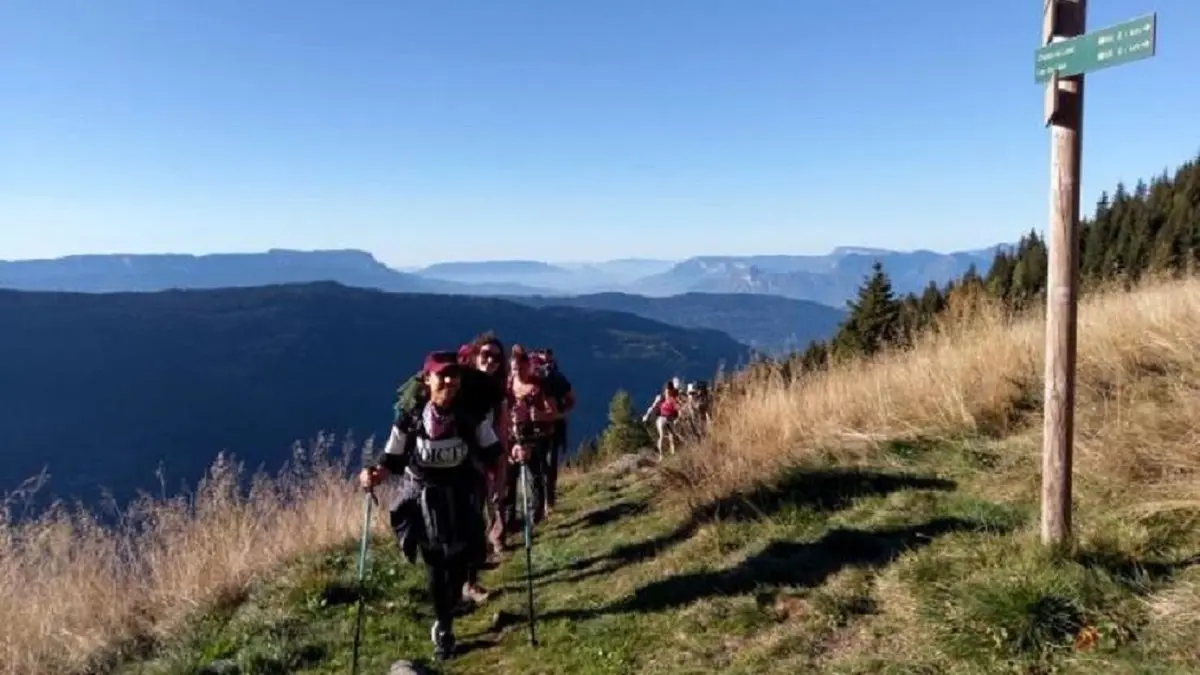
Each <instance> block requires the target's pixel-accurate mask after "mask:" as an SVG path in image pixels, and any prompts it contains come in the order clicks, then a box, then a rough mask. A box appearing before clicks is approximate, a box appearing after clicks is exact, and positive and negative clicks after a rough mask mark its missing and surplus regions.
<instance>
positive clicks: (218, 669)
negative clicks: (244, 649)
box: [200, 659, 242, 675]
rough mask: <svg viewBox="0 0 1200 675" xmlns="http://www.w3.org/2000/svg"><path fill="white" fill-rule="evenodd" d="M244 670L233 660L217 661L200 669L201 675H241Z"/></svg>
mask: <svg viewBox="0 0 1200 675" xmlns="http://www.w3.org/2000/svg"><path fill="white" fill-rule="evenodd" d="M241 672H242V669H241V668H239V667H238V664H237V661H234V660H232V659H217V660H216V661H213V662H212V663H210V664H208V665H207V666H204V667H203V668H201V669H200V675H239V674H240V673H241Z"/></svg>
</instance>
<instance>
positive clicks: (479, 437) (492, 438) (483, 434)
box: [475, 412, 500, 448]
mask: <svg viewBox="0 0 1200 675" xmlns="http://www.w3.org/2000/svg"><path fill="white" fill-rule="evenodd" d="M475 442H476V443H478V444H479V447H481V448H486V447H490V446H493V445H495V444H497V443H499V442H500V438H499V437H498V436H496V429H495V427H494V426H492V413H490V412H489V413H488V414H487V417H484V418H483V421H482V422H480V423H479V426H478V427H477V428H476V429H475Z"/></svg>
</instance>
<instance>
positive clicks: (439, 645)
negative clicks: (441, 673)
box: [429, 621, 454, 661]
mask: <svg viewBox="0 0 1200 675" xmlns="http://www.w3.org/2000/svg"><path fill="white" fill-rule="evenodd" d="M429 639H431V640H433V658H434V660H436V661H445V660H447V659H449V658H451V657H453V656H454V632H453V631H451V630H442V623H441V622H440V621H434V622H433V627H432V628H430V629H429Z"/></svg>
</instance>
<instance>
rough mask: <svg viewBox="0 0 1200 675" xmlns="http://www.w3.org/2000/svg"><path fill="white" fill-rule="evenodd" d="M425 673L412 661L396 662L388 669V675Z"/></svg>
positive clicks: (417, 674)
mask: <svg viewBox="0 0 1200 675" xmlns="http://www.w3.org/2000/svg"><path fill="white" fill-rule="evenodd" d="M425 672H426V671H424V670H422V669H421V668H420V667H419V666H417V665H416V664H415V663H413V662H412V661H397V662H395V663H393V664H392V667H391V668H389V669H388V675H424V674H425Z"/></svg>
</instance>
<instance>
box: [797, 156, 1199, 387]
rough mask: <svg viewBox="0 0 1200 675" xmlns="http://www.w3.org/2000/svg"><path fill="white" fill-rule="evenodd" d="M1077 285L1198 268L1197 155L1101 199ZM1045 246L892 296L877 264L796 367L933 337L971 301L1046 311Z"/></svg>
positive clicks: (1084, 231) (1025, 246) (1083, 241)
mask: <svg viewBox="0 0 1200 675" xmlns="http://www.w3.org/2000/svg"><path fill="white" fill-rule="evenodd" d="M1080 248H1081V256H1080V277H1081V283H1082V285H1083V290H1084V292H1085V293H1086V292H1088V291H1089V290H1094V289H1096V288H1098V287H1100V286H1102V285H1106V284H1112V283H1119V284H1124V285H1127V286H1132V285H1133V284H1135V283H1136V282H1137V281H1139V280H1140V279H1142V278H1144V277H1145V276H1147V275H1150V274H1155V275H1180V274H1182V273H1184V272H1186V271H1187V270H1190V269H1193V268H1194V267H1195V266H1196V265H1197V263H1200V157H1197V158H1196V159H1193V160H1191V161H1189V162H1185V163H1184V164H1182V165H1181V166H1179V167H1178V168H1177V169H1176V170H1175V171H1174V172H1173V173H1168V172H1165V171H1164V172H1163V173H1162V174H1160V175H1159V176H1157V177H1155V178H1154V179H1153V180H1151V181H1150V182H1149V183H1147V182H1145V181H1143V180H1139V181H1138V182H1137V184H1136V185H1135V186H1134V188H1133V189H1132V190H1130V189H1129V188H1128V187H1127V186H1126V185H1124V184H1118V185H1117V186H1116V188H1115V189H1113V190H1112V191H1111V192H1108V191H1106V192H1104V193H1103V194H1102V195H1101V197H1100V199H1099V200H1098V203H1097V204H1096V206H1095V209H1094V211H1093V212H1092V214H1091V215H1090V216H1089V217H1087V218H1085V219H1083V221H1082V222H1081V224H1080ZM1047 264H1048V258H1047V245H1046V241H1045V239H1044V238H1043V237H1042V236H1041V235H1039V234H1038V233H1037V231H1030V232H1029V233H1028V234H1027V235H1025V236H1024V237H1022V238H1021V240H1020V242H1019V244H1018V245H1017V246H1016V248H1015V249H1014V250H1012V251H1005V250H1001V251H999V252H998V253H997V254H996V257H995V259H994V260H993V262H992V264H991V266H990V268H989V269H988V272H987V274H986V275H980V274H979V273H978V272H977V271H975V269H973V268H972V269H970V270H968V271H967V272H966V274H964V275H963V276H962V277H960V278H958V279H956V280H954V281H951V282H950V283H947V284H945V285H942V286H939V285H937V284H932V283H931V284H930V285H929V286H927V287H926V288H925V290H924V291H923V292H922V293H919V294H918V293H908V294H904V295H900V294H898V293H896V292H895V291H894V290H893V288H892V283H891V279H890V277H889V275H888V272H887V270H886V269H885V268H884V266H883V265H882V264H880V263H876V264H875V266H874V268H873V272H872V274H871V275H869V276H868V277H867V279H866V280H865V281H864V283H863V285H862V287H860V288H859V291H858V297H857V298H856V299H855V300H853V301H852V302H850V303H848V309H849V314H848V316H847V317H846V319H845V321H843V322H842V324H841V326H840V328H839V330H838V331H837V335H835V336H834V337H833V338H832V339H830V340H828V341H824V340H821V341H814V342H812V343H810V345H809V347H808V349H807V350H806V351H805V352H804V353H803V354H802V355H801V357H800V365H801V366H802V367H803V368H804V369H812V368H820V367H823V366H825V365H827V364H828V362H829V360H830V359H831V358H843V357H849V356H853V355H860V354H867V355H869V354H874V353H876V352H878V351H880V350H882V349H885V348H889V347H891V348H896V347H904V346H907V345H911V344H913V341H914V339H915V338H916V337H917V336H918V335H920V334H921V333H923V332H924V331H928V330H933V329H936V326H937V324H938V321H939V319H940V318H944V317H945V316H946V314H947V313H948V312H953V311H968V310H969V308H970V307H971V306H972V305H973V304H974V303H976V302H978V301H980V300H991V301H995V302H998V303H999V304H1001V305H1002V306H1003V307H1004V308H1005V309H1007V310H1009V311H1011V312H1013V313H1018V312H1021V311H1024V310H1027V309H1031V308H1036V307H1037V306H1039V305H1041V304H1044V303H1045V290H1046V271H1047Z"/></svg>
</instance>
